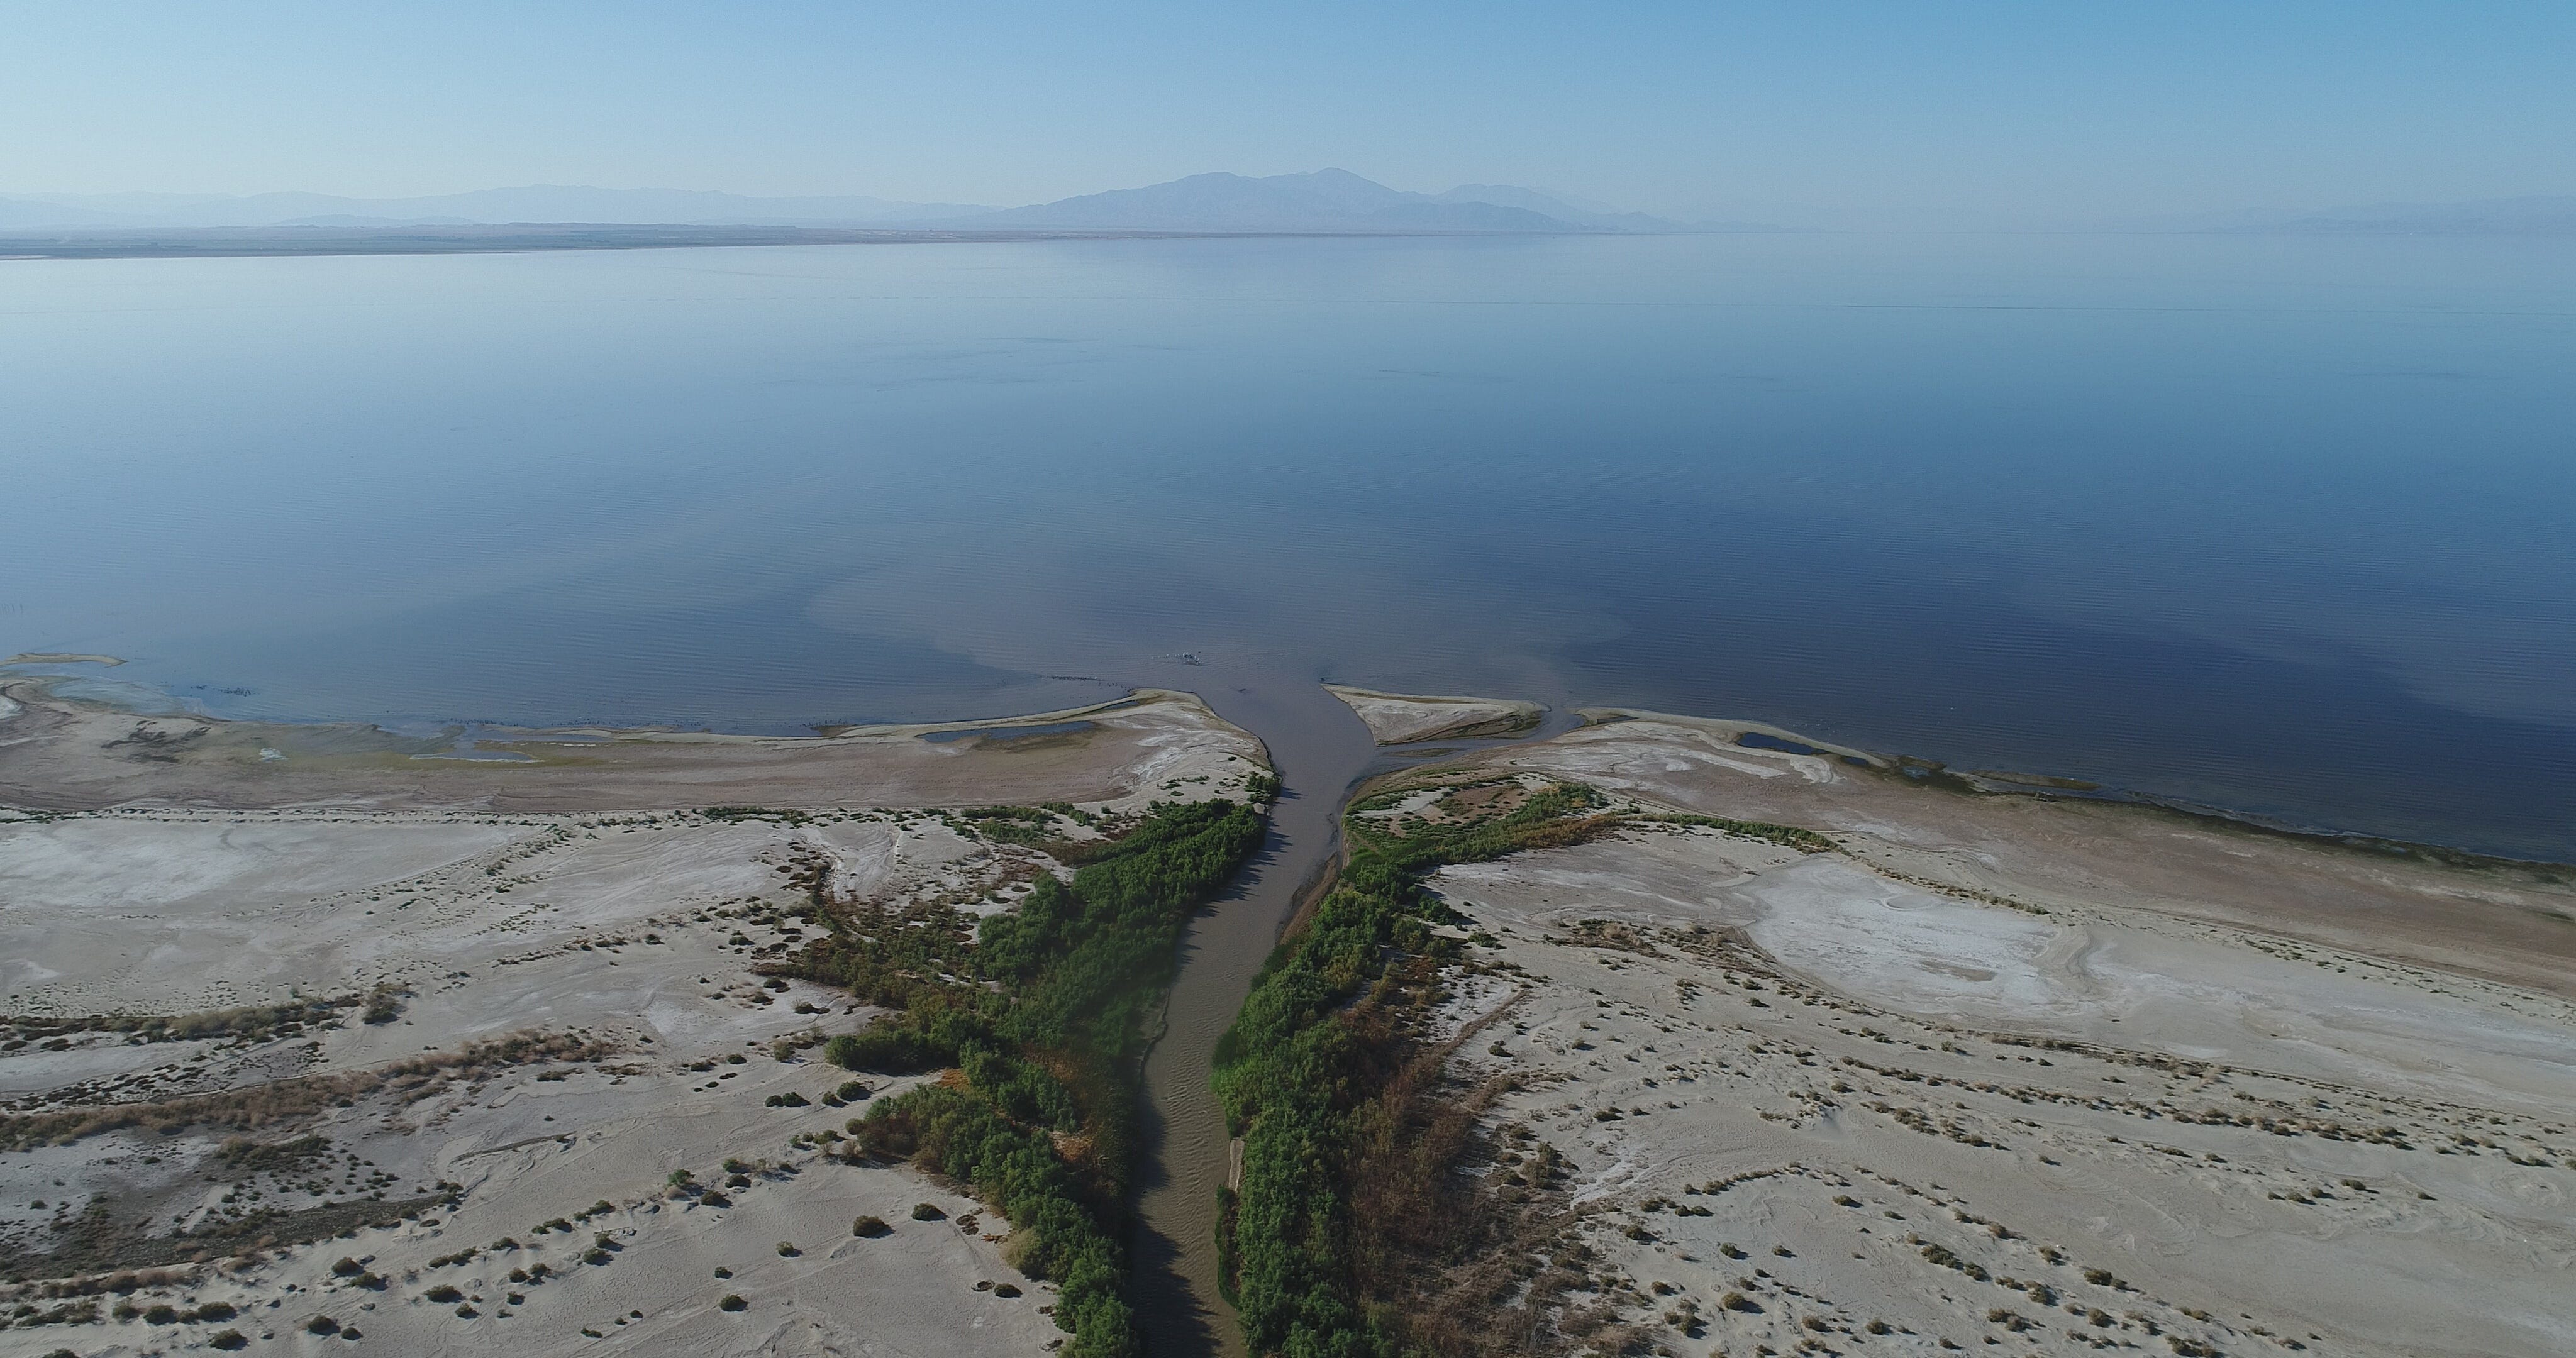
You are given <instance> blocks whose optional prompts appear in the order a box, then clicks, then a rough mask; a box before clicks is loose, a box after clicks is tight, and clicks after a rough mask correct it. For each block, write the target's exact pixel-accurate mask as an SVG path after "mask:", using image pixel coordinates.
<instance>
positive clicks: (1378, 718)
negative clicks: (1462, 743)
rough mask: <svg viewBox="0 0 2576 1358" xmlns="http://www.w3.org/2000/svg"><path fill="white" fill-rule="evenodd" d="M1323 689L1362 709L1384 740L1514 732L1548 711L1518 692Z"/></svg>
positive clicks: (1374, 731) (1335, 686) (1365, 719)
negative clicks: (1459, 694) (1480, 694)
mask: <svg viewBox="0 0 2576 1358" xmlns="http://www.w3.org/2000/svg"><path fill="white" fill-rule="evenodd" d="M1324 691H1325V692H1327V693H1330V694H1332V695H1333V696H1334V697H1336V698H1339V699H1341V700H1342V702H1343V703H1344V704H1345V705H1347V706H1348V707H1349V708H1350V709H1351V711H1353V712H1356V713H1358V714H1359V718H1360V721H1361V722H1363V723H1364V724H1366V725H1367V727H1368V729H1369V734H1370V735H1371V736H1373V737H1375V738H1376V740H1377V743H1378V744H1380V745H1409V744H1412V743H1413V742H1415V741H1421V740H1438V739H1440V738H1442V737H1460V736H1500V735H1510V734H1513V733H1515V732H1519V731H1526V730H1529V729H1531V728H1532V727H1535V726H1537V725H1538V722H1539V716H1540V714H1541V713H1542V712H1544V711H1545V709H1544V708H1541V707H1540V706H1539V705H1538V704H1536V703H1532V702H1523V701H1521V700H1519V699H1516V698H1453V697H1438V696H1429V695H1423V694H1403V693H1379V692H1377V691H1375V690H1373V689H1365V688H1352V687H1350V686H1349V685H1347V684H1326V685H1324Z"/></svg>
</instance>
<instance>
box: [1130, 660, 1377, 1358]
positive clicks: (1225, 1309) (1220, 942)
mask: <svg viewBox="0 0 2576 1358" xmlns="http://www.w3.org/2000/svg"><path fill="white" fill-rule="evenodd" d="M1198 691H1199V692H1200V693H1201V694H1202V695H1203V696H1204V698H1205V700H1206V701H1207V703H1208V705H1209V706H1211V707H1213V708H1215V709H1216V711H1217V714H1218V715H1219V716H1222V717H1224V718H1225V719H1226V720H1227V721H1230V722H1233V723H1234V724H1235V725H1237V726H1240V727H1242V728H1243V729H1245V730H1247V731H1250V732H1252V733H1253V734H1254V735H1257V736H1259V737H1261V739H1262V742H1263V743H1264V744H1265V745H1267V746H1268V747H1269V751H1270V762H1271V765H1272V767H1273V768H1275V769H1276V770H1277V772H1278V775H1279V779H1280V783H1281V791H1280V795H1279V800H1278V802H1277V803H1276V804H1275V805H1274V806H1272V808H1271V812H1270V839H1269V842H1268V843H1267V844H1265V845H1263V847H1262V850H1261V853H1260V855H1259V856H1258V857H1256V858H1255V859H1254V860H1253V862H1252V865H1251V866H1250V867H1249V868H1248V869H1246V870H1245V872H1244V875H1243V877H1242V879H1241V880H1240V881H1238V882H1237V883H1236V885H1235V887H1234V889H1233V890H1232V891H1230V892H1228V893H1227V894H1226V896H1225V897H1224V898H1223V899H1221V900H1219V901H1218V902H1217V903H1216V904H1214V905H1213V906H1211V907H1209V908H1208V909H1207V910H1205V911H1203V912H1201V914H1200V915H1199V917H1198V918H1197V919H1196V920H1194V921H1192V922H1191V925H1190V930H1189V933H1188V934H1187V935H1186V936H1185V937H1184V938H1183V939H1182V942H1181V968H1180V974H1179V977H1178V979H1177V980H1175V982H1174V983H1173V986H1172V993H1171V998H1170V1001H1169V1004H1168V1006H1167V1008H1166V1011H1165V1021H1164V1031H1163V1036H1162V1038H1161V1040H1159V1041H1157V1042H1156V1043H1155V1044H1154V1049H1153V1052H1152V1053H1151V1054H1150V1055H1148V1056H1147V1057H1146V1059H1145V1094H1144V1098H1145V1107H1144V1110H1143V1130H1144V1148H1145V1165H1144V1168H1143V1170H1142V1171H1141V1173H1140V1175H1139V1193H1138V1199H1137V1226H1136V1237H1135V1242H1134V1249H1135V1259H1134V1265H1135V1284H1134V1288H1135V1301H1136V1311H1137V1317H1138V1320H1139V1322H1140V1323H1141V1325H1142V1326H1143V1328H1144V1332H1145V1341H1146V1352H1148V1353H1149V1354H1151V1355H1153V1358H1174V1356H1175V1355H1204V1354H1224V1355H1238V1354H1241V1353H1242V1352H1243V1339H1242V1335H1241V1332H1240V1331H1239V1330H1238V1329H1237V1328H1236V1325H1235V1318H1234V1311H1233V1308H1232V1307H1229V1306H1227V1305H1226V1304H1225V1301H1224V1299H1223V1298H1222V1297H1221V1296H1219V1295H1218V1292H1217V1285H1216V1284H1217V1269H1216V1191H1217V1189H1218V1187H1219V1186H1220V1185H1222V1184H1223V1183H1224V1182H1225V1173H1226V1142H1227V1140H1228V1138H1227V1136H1226V1127H1225V1112H1224V1110H1223V1109H1221V1108H1219V1107H1218V1106H1217V1101H1216V1093H1215V1091H1214V1090H1212V1089H1210V1088H1209V1087H1208V1071H1209V1066H1210V1062H1211V1060H1212V1059H1213V1058H1214V1056H1215V1054H1216V1044H1217V1039H1218V1038H1220V1037H1222V1036H1223V1035H1224V1034H1225V1030H1226V1029H1227V1028H1228V1027H1229V1026H1231V1025H1232V1024H1233V1022H1234V1016H1235V1014H1236V1012H1237V1011H1239V1010H1240V1009H1242V1007H1243V999H1244V996H1245V995H1246V994H1248V993H1250V991H1251V989H1252V978H1253V976H1254V975H1255V974H1256V973H1257V972H1259V971H1260V970H1261V964H1262V962H1263V960H1264V959H1266V958H1267V957H1268V956H1269V955H1270V950H1271V948H1272V947H1273V946H1274V945H1275V944H1277V942H1278V941H1279V932H1280V930H1281V929H1282V928H1284V927H1286V925H1287V923H1288V918H1289V916H1290V914H1291V913H1293V912H1294V910H1295V908H1296V903H1297V895H1298V891H1299V889H1300V888H1301V887H1303V886H1305V885H1306V884H1307V883H1308V882H1310V881H1312V880H1314V878H1315V876H1316V874H1317V873H1318V872H1319V871H1320V870H1321V869H1322V868H1323V866H1324V865H1325V863H1326V862H1328V861H1329V860H1330V859H1331V857H1332V855H1333V852H1334V850H1335V848H1336V846H1337V845H1338V844H1339V842H1340V831H1341V810H1342V803H1343V801H1344V799H1345V798H1346V797H1347V796H1348V794H1349V792H1350V789H1351V787H1352V785H1353V784H1355V783H1357V782H1358V781H1359V780H1360V779H1361V778H1362V777H1363V776H1365V775H1366V774H1367V772H1368V771H1369V768H1370V766H1371V765H1372V763H1373V762H1375V760H1376V759H1377V757H1378V750H1377V747H1376V745H1375V744H1374V743H1373V742H1372V741H1371V740H1370V738H1369V733H1368V728H1367V727H1365V726H1363V725H1361V724H1360V719H1359V718H1358V717H1357V716H1355V715H1354V714H1353V713H1352V712H1351V710H1350V709H1349V708H1348V707H1345V706H1343V705H1342V703H1341V701H1340V700H1339V699H1337V698H1335V697H1333V696H1332V695H1331V694H1329V693H1327V692H1325V691H1324V690H1323V688H1322V687H1321V686H1319V685H1317V684H1315V683H1314V682H1313V681H1311V680H1289V679H1282V678H1279V677H1277V676H1249V675H1247V676H1244V679H1243V686H1242V687H1234V686H1231V685H1226V684H1203V685H1201V686H1200V687H1199V690H1198Z"/></svg>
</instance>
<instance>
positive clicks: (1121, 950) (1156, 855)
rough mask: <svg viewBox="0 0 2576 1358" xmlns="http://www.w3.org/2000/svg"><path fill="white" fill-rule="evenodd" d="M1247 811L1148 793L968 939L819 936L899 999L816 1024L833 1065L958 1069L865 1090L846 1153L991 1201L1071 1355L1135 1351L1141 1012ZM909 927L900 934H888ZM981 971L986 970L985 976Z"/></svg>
mask: <svg viewBox="0 0 2576 1358" xmlns="http://www.w3.org/2000/svg"><path fill="white" fill-rule="evenodd" d="M1263 834H1264V827H1263V822H1262V819H1261V817H1260V816H1259V815H1257V814H1255V813H1253V812H1252V811H1250V810H1248V809H1246V808H1243V807H1238V806H1235V805H1233V804H1232V803H1230V802H1223V801H1215V802H1204V803H1199V804H1196V805H1188V806H1172V807H1159V808H1157V809H1156V810H1155V812H1154V814H1153V815H1151V816H1150V817H1148V818H1147V819H1146V821H1145V822H1144V824H1142V825H1141V826H1139V827H1138V828H1137V829H1136V830H1135V831H1134V832H1133V833H1131V834H1129V835H1127V836H1125V837H1124V838H1122V839H1119V840H1118V841H1116V842H1115V843H1114V844H1112V845H1109V846H1108V847H1106V848H1104V849H1101V850H1099V851H1097V852H1094V853H1093V854H1092V855H1091V856H1090V857H1089V858H1088V860H1087V861H1085V862H1084V863H1083V865H1082V866H1081V867H1080V868H1079V869H1078V870H1076V872H1075V873H1074V877H1073V882H1072V884H1071V885H1070V886H1067V885H1065V884H1064V883H1063V882H1060V881H1058V880H1057V879H1055V878H1054V877H1052V876H1042V877H1040V878H1039V879H1038V880H1037V882H1036V884H1035V886H1034V888H1033V889H1032V890H1031V891H1030V892H1029V893H1028V894H1027V895H1026V896H1025V897H1024V898H1023V899H1022V901H1021V903H1020V906H1019V908H1018V909H1017V910H1016V911H1014V912H1009V913H1005V914H998V915H992V916H988V917H986V918H985V919H984V920H983V921H982V922H981V924H980V925H979V926H978V927H977V929H976V932H975V936H974V939H973V942H972V944H971V945H968V946H965V947H962V948H951V947H948V946H946V945H944V944H942V943H940V942H938V941H936V940H928V939H922V938H920V937H918V936H919V935H922V934H926V933H930V932H932V931H930V930H925V929H900V930H897V929H885V930H881V931H879V934H878V937H879V938H881V939H882V940H883V942H882V944H881V945H878V944H875V943H873V942H871V941H869V940H863V939H857V938H851V939H837V938H836V939H835V940H834V950H833V958H834V961H833V966H834V967H835V969H836V970H837V971H838V972H839V973H840V977H839V978H840V979H844V980H845V982H846V983H849V984H851V985H853V987H854V988H860V987H862V986H873V987H876V988H877V992H878V993H877V994H876V995H874V996H872V997H871V998H875V999H876V1000H877V1001H878V1002H880V1003H888V1002H894V1001H897V1000H899V1001H900V1003H901V1006H902V1008H901V1012H899V1013H897V1014H892V1015H888V1016H886V1017H884V1018H881V1019H879V1020H878V1021H876V1022H875V1023H873V1024H871V1025H870V1026H869V1027H868V1028H867V1029H865V1030H863V1031H861V1032H859V1033H856V1034H848V1035H844V1036H841V1037H836V1038H833V1039H832V1040H831V1041H830V1042H828V1043H826V1044H825V1045H824V1048H823V1056H824V1059H825V1060H828V1061H831V1062H833V1063H835V1064H837V1065H841V1066H844V1067H847V1068H849V1069H852V1070H872V1071H889V1072H901V1071H918V1070H929V1069H941V1068H951V1067H953V1068H955V1069H956V1070H957V1071H958V1072H959V1073H960V1075H962V1077H963V1078H962V1079H961V1080H955V1081H944V1082H941V1083H938V1084H931V1085H924V1086H921V1087H919V1088H916V1089H914V1090H912V1091H910V1092H909V1093H906V1094H904V1095H902V1096H900V1097H898V1098H894V1099H889V1100H885V1101H883V1102H880V1103H877V1104H876V1105H875V1106H874V1107H873V1108H872V1110H871V1111H870V1113H869V1115H868V1116H867V1117H866V1118H865V1119H863V1120H860V1121H856V1122H853V1123H852V1124H851V1130H852V1131H853V1132H854V1133H855V1134H856V1140H857V1142H858V1144H859V1146H860V1148H861V1149H862V1150H863V1151H864V1152H865V1153H869V1154H874V1155H878V1156H882V1157H901V1158H908V1159H910V1160H911V1161H913V1162H914V1163H915V1164H917V1165H919V1166H921V1167H922V1168H923V1169H926V1170H929V1171H931V1172H933V1173H938V1174H944V1175H947V1176H949V1177H950V1178H953V1179H957V1180H961V1181H963V1182H965V1183H967V1184H970V1185H972V1186H973V1187H974V1189H975V1192H976V1193H977V1194H978V1195H979V1196H981V1197H983V1198H984V1199H986V1200H987V1201H989V1202H992V1203H995V1204H997V1205H998V1206H999V1207H1000V1208H1001V1210H1002V1212H1003V1213H1004V1215H1006V1216H1008V1217H1009V1218H1010V1221H1011V1224H1012V1225H1013V1227H1014V1228H1016V1230H1017V1232H1018V1233H1019V1235H1020V1238H1021V1239H1020V1246H1021V1248H1022V1249H1023V1250H1024V1252H1023V1253H1021V1255H1020V1266H1021V1268H1022V1269H1023V1270H1024V1271H1025V1272H1027V1273H1028V1274H1029V1275H1030V1276H1032V1277H1045V1278H1052V1279H1054V1280H1055V1281H1056V1283H1057V1285H1058V1289H1059V1296H1058V1298H1057V1301H1056V1310H1055V1319H1056V1324H1057V1325H1058V1326H1060V1327H1062V1328H1063V1329H1065V1330H1067V1331H1069V1332H1070V1333H1071V1334H1072V1336H1073V1339H1072V1342H1071V1343H1070V1344H1069V1345H1068V1346H1067V1348H1066V1352H1067V1353H1068V1354H1070V1355H1077V1356H1078V1358H1125V1356H1126V1355H1132V1354H1133V1353H1135V1352H1136V1349H1137V1337H1136V1327H1135V1317H1134V1314H1133V1312H1132V1311H1131V1310H1130V1309H1129V1306H1128V1302H1127V1298H1126V1267H1127V1261H1126V1252H1125V1250H1124V1249H1123V1248H1122V1247H1121V1245H1120V1243H1119V1242H1120V1240H1121V1239H1122V1238H1123V1237H1124V1235H1125V1230H1126V1222H1125V1214H1126V1201H1127V1189H1128V1176H1129V1174H1130V1172H1131V1170H1132V1168H1133V1160H1134V1146H1135V1129H1134V1117H1135V1107H1136V1101H1137V1089H1138V1079H1139V1066H1140V1060H1139V1058H1140V1057H1141V1056H1142V1053H1143V1048H1144V1042H1145V1019H1146V1016H1147V1015H1148V1014H1150V1013H1151V1012H1152V1010H1153V1007H1154V1005H1155V1004H1156V1003H1157V1001H1158V1000H1159V999H1160V997H1161V995H1162V992H1163V989H1164V987H1165V986H1167V985H1168V984H1169V983H1170V980H1171V975H1172V969H1173V967H1174V965H1175V963H1176V961H1177V957H1178V950H1179V944H1180V937H1181V931H1182V929H1183V927H1184V926H1185V925H1186V924H1187V922H1188V920H1189V916H1190V913H1191V912H1192V911H1193V910H1195V909H1196V908H1197V907H1198V906H1199V905H1200V904H1201V903H1202V902H1204V901H1205V900H1207V899H1208V897H1209V896H1211V895H1213V894H1214V893H1215V892H1216V891H1217V890H1218V889H1219V888H1220V887H1222V886H1223V885H1224V884H1225V882H1226V881H1227V879H1229V878H1231V877H1232V876H1233V875H1234V874H1235V871H1236V870H1237V869H1238V868H1240V867H1241V866H1242V865H1243V863H1244V861H1245V860H1246V859H1247V858H1249V857H1250V856H1251V855H1252V852H1253V851H1254V850H1255V849H1256V848H1258V847H1260V844H1261V840H1262V836H1263ZM907 936H911V937H907ZM983 982H998V983H999V984H998V985H987V984H983Z"/></svg>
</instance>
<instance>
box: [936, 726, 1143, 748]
mask: <svg viewBox="0 0 2576 1358" xmlns="http://www.w3.org/2000/svg"><path fill="white" fill-rule="evenodd" d="M1099 727H1100V723H1098V722H1096V721H1050V722H1040V723H1037V724H1035V725H1030V726H976V727H970V728H968V729H966V730H963V731H924V732H922V734H921V738H922V739H923V740H926V741H929V742H930V743H931V744H933V745H946V744H949V743H951V742H954V741H960V740H1024V739H1027V738H1029V737H1031V736H1069V735H1073V734H1076V733H1078V732H1082V731H1093V730H1097V729H1099Z"/></svg>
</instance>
